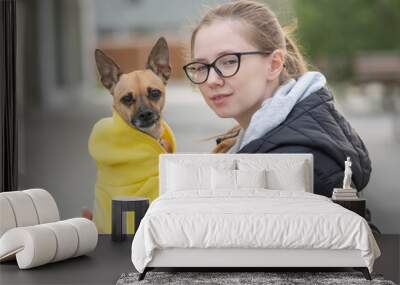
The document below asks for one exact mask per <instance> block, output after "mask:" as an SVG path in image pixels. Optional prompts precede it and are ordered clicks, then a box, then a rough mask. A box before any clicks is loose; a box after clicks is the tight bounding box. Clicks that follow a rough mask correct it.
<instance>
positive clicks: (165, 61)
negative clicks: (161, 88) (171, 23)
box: [146, 37, 171, 84]
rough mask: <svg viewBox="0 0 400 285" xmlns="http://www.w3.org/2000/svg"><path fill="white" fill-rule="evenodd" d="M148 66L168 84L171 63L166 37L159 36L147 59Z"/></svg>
mask: <svg viewBox="0 0 400 285" xmlns="http://www.w3.org/2000/svg"><path fill="white" fill-rule="evenodd" d="M146 68H147V69H151V70H152V71H153V72H154V73H155V74H157V75H158V77H160V78H161V80H162V81H163V82H164V84H167V81H168V79H169V78H170V76H171V66H170V65H169V49H168V44H167V41H166V40H165V38H164V37H161V38H159V39H158V41H157V43H156V44H155V45H154V47H153V48H152V50H151V52H150V55H149V58H148V59H147V65H146Z"/></svg>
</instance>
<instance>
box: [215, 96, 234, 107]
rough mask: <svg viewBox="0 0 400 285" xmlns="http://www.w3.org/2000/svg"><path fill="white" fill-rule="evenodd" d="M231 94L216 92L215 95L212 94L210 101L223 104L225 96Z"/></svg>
mask: <svg viewBox="0 0 400 285" xmlns="http://www.w3.org/2000/svg"><path fill="white" fill-rule="evenodd" d="M231 95H232V94H217V95H214V96H212V97H211V101H212V102H213V103H214V104H218V105H219V104H223V103H224V102H225V101H226V100H227V98H228V97H229V96H231Z"/></svg>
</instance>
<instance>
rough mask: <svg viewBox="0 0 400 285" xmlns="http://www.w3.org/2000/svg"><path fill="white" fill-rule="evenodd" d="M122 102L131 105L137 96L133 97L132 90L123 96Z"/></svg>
mask: <svg viewBox="0 0 400 285" xmlns="http://www.w3.org/2000/svg"><path fill="white" fill-rule="evenodd" d="M121 102H122V103H123V104H125V105H130V104H132V103H134V102H135V98H133V94H132V92H129V93H128V94H126V95H125V96H124V97H122V98H121Z"/></svg>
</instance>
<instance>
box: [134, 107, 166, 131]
mask: <svg viewBox="0 0 400 285" xmlns="http://www.w3.org/2000/svg"><path fill="white" fill-rule="evenodd" d="M159 119H160V115H159V114H158V113H156V112H154V111H152V110H149V109H147V110H142V111H140V112H138V113H137V114H136V115H135V116H134V117H133V119H132V124H133V125H134V126H135V127H137V128H141V129H143V128H150V127H151V126H153V125H154V124H155V123H156V122H157V121H158V120H159Z"/></svg>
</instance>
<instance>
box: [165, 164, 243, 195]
mask: <svg viewBox="0 0 400 285" xmlns="http://www.w3.org/2000/svg"><path fill="white" fill-rule="evenodd" d="M165 167H166V172H167V177H166V191H168V192H169V191H185V190H202V191H204V190H205V191H211V168H216V169H235V168H236V161H235V160H223V159H219V160H207V159H204V160H194V161H193V160H191V159H189V158H187V159H176V160H174V161H168V162H167V164H166V165H165Z"/></svg>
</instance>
